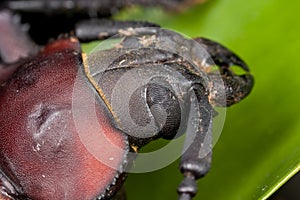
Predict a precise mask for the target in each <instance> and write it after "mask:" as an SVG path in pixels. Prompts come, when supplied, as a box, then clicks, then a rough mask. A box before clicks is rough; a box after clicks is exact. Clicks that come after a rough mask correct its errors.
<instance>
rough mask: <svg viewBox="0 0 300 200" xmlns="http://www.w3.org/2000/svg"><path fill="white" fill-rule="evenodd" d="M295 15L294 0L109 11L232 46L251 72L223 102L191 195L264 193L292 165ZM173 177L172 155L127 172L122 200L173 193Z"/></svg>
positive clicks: (176, 178) (299, 133)
mask: <svg viewBox="0 0 300 200" xmlns="http://www.w3.org/2000/svg"><path fill="white" fill-rule="evenodd" d="M299 17H300V1H298V0H290V1H281V0H252V1H240V0H208V1H207V2H206V3H204V4H201V5H197V6H193V7H192V8H189V9H188V10H185V11H183V12H181V13H174V12H173V13H172V12H170V13H169V12H166V11H163V10H161V9H149V8H148V9H139V8H134V9H129V10H126V11H124V12H122V13H120V14H119V15H118V16H117V17H116V18H117V19H135V20H140V19H143V20H148V21H151V22H156V23H158V24H160V25H161V26H162V27H164V28H169V29H171V30H175V31H179V32H181V33H184V34H186V35H188V36H191V37H195V36H204V37H207V38H211V39H213V40H215V41H218V42H220V43H221V44H224V45H225V46H227V47H229V48H230V49H232V50H233V51H235V52H236V53H238V54H239V55H240V56H241V57H242V58H243V59H244V60H245V61H246V62H247V63H248V65H249V66H250V68H251V72H252V74H253V75H254V77H255V87H254V89H253V91H252V93H251V95H250V96H249V97H248V98H246V99H245V100H244V101H242V102H241V103H239V104H237V105H234V106H233V107H230V108H228V109H227V116H226V121H225V125H224V129H223V132H222V135H221V137H220V139H219V141H218V143H217V144H216V146H215V147H214V149H213V162H212V169H211V171H210V172H209V174H208V175H207V176H206V177H205V178H203V179H201V180H200V181H199V191H198V195H197V196H196V198H195V199H199V200H201V199H206V200H209V199H213V200H216V199H217V200H218V199H222V200H226V199H228V200H238V199H241V200H247V199H266V198H267V197H269V196H270V195H271V194H272V193H273V192H274V191H275V190H276V189H278V188H279V187H280V186H281V185H282V184H284V183H285V182H286V181H287V180H288V179H289V178H290V177H291V176H293V175H294V174H295V173H296V172H297V171H298V170H299V167H300V113H299V111H300V105H299V103H300V101H299V100H300V93H299V90H300V89H299V87H300V78H299V77H300V76H299V73H300V67H299V60H298V59H299V58H300V56H299V54H300V40H299V36H300V20H299ZM181 179H182V175H181V174H180V173H179V171H178V161H177V162H175V163H173V164H172V165H170V166H168V167H166V168H164V169H161V170H159V171H155V172H151V173H144V174H130V175H129V177H128V180H127V181H126V184H125V186H126V190H127V196H128V199H129V200H139V199H143V200H153V199H156V200H163V199H177V194H176V188H177V186H178V184H179V183H180V181H181ZM299 185H300V183H299ZM295 199H300V197H295Z"/></svg>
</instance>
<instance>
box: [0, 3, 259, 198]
mask: <svg viewBox="0 0 300 200" xmlns="http://www.w3.org/2000/svg"><path fill="white" fill-rule="evenodd" d="M22 2H23V3H24V1H5V4H3V7H5V8H9V9H10V11H9V10H2V11H1V13H0V25H1V27H5V29H3V28H2V29H1V31H0V36H1V37H0V52H1V61H2V63H1V66H0V67H1V68H0V69H1V71H0V72H1V74H0V75H1V76H0V81H1V88H0V116H1V117H0V126H1V130H0V137H1V141H0V155H1V157H0V185H1V188H0V199H111V198H114V197H115V196H116V195H117V192H118V191H119V190H120V189H121V187H122V183H123V182H124V181H125V178H126V169H127V168H130V166H131V164H132V162H133V159H134V156H130V155H134V154H135V153H137V152H138V150H139V149H140V148H142V147H143V146H144V145H146V144H148V143H149V142H151V141H153V140H156V139H158V138H164V139H167V140H173V139H174V138H177V137H179V136H180V135H182V134H184V133H185V134H186V135H187V136H186V142H185V144H184V147H183V149H184V151H183V154H182V156H181V161H180V166H179V168H180V171H181V173H182V174H183V175H184V179H183V181H182V182H181V184H180V185H179V187H178V189H177V192H178V194H179V199H182V200H183V199H191V198H192V197H193V196H195V195H196V192H197V184H196V180H197V179H199V178H201V177H202V176H204V175H205V174H206V173H207V172H208V170H209V168H210V162H211V129H212V118H213V116H214V115H215V114H216V112H215V111H214V108H213V106H231V105H233V104H235V103H237V102H239V101H240V100H242V99H243V98H245V97H246V96H247V95H248V94H249V93H250V91H251V89H252V87H253V77H252V75H251V74H250V73H249V69H248V67H247V65H246V64H245V62H244V61H242V60H241V59H240V58H239V57H238V56H237V55H236V54H234V53H233V52H231V51H230V50H229V49H227V48H226V47H224V46H222V45H220V44H218V43H216V42H214V41H211V40H209V39H205V38H194V39H186V38H183V37H180V36H178V34H175V33H173V32H170V31H165V30H163V29H160V28H159V26H158V25H156V24H153V23H148V22H136V21H125V22H121V21H119V22H118V21H110V20H102V19H95V18H94V19H89V20H83V21H80V22H79V19H80V20H82V19H85V18H84V17H83V18H81V16H80V17H78V18H79V19H78V18H76V17H75V18H76V19H75V21H74V24H72V23H71V24H72V25H74V27H72V28H71V29H72V30H74V31H73V35H71V36H62V37H60V38H58V39H57V40H54V41H52V42H50V43H48V44H46V45H45V46H44V47H43V48H41V49H40V48H39V46H38V45H36V42H37V43H39V42H40V45H41V44H42V43H43V41H42V40H39V38H36V36H34V35H31V34H28V29H26V27H25V28H24V26H22V25H21V23H20V20H18V19H16V17H14V14H12V11H14V12H20V13H21V14H20V16H21V17H23V16H24V18H26V15H29V16H30V15H31V13H32V9H33V8H35V7H34V6H33V7H31V8H30V9H29V11H30V12H29V13H28V12H27V11H26V10H25V8H28V7H30V5H35V4H29V6H28V7H25V8H24V9H23V10H22V9H21V10H20V8H18V7H13V6H12V5H18V4H17V3H20V5H24V4H22ZM44 2H47V1H44ZM68 2H69V1H68ZM79 2H80V1H74V2H73V4H72V5H80V4H79ZM95 2H96V1H95ZM174 2H176V1H174ZM14 3H15V4H14ZM65 3H67V1H65ZM98 3H99V2H98ZM45 5H46V4H43V5H40V6H37V9H39V10H42V9H43V8H45V7H43V6H45ZM47 5H48V4H47ZM62 5H67V4H62ZM62 5H60V7H58V8H60V9H61V10H64V9H66V8H65V7H63V6H62ZM84 5H92V4H84ZM97 5H102V6H103V5H105V4H101V3H99V4H97ZM109 5H111V4H109ZM112 5H113V7H115V8H120V7H123V6H125V5H122V4H121V5H119V4H117V3H115V2H114V3H113V4H112ZM48 6H50V7H49V12H52V8H53V10H54V11H55V12H56V11H57V10H55V9H56V8H57V7H55V6H54V4H53V5H52V4H50V3H49V5H48ZM91 7H92V6H90V7H88V8H90V9H91ZM103 7H104V8H107V7H105V6H103ZM54 8H55V9H54ZM97 9H99V8H98V7H97ZM72 10H76V9H75V7H72ZM100 10H101V9H100ZM104 10H105V9H104ZM54 11H53V12H54ZM22 12H24V13H25V14H24V13H22ZM39 14H40V13H39ZM107 14H111V11H107V13H105V12H104V13H103V15H107ZM75 16H77V14H76V15H75ZM51 18H52V16H51V15H50V19H51ZM56 22H57V21H56ZM75 22H76V23H75ZM29 23H30V21H29ZM58 23H59V22H58ZM30 25H32V26H34V21H32V24H31V23H30ZM51 28H54V27H52V26H51ZM5 31H6V32H5ZM58 31H61V30H60V29H59V30H58ZM39 33H40V31H39ZM116 34H118V35H117V38H121V41H120V42H119V43H118V44H117V45H114V46H113V47H112V48H110V49H106V50H103V51H99V52H95V53H94V54H92V55H88V56H87V55H86V54H85V53H83V52H82V51H81V48H80V41H91V40H98V39H104V38H108V37H110V36H113V35H116ZM30 37H32V38H34V41H35V42H33V41H32V40H31V38H30ZM46 37H53V36H46ZM174 41H175V43H174ZM176 41H177V43H176ZM178 41H180V42H179V43H178ZM12 44H13V45H12ZM168 45H170V46H169V47H168V48H165V47H166V46H168ZM198 45H200V49H202V50H205V52H207V53H208V54H205V53H203V51H200V54H199V53H198V50H199V49H198ZM177 49H179V50H178V51H177ZM173 50H174V51H173ZM181 52H183V53H181ZM214 65H216V66H218V70H217V72H219V73H220V75H219V76H218V73H216V72H215V71H213V70H211V69H212V66H214ZM233 65H236V66H239V67H241V68H242V69H243V70H244V71H245V74H243V75H236V74H235V73H234V72H233V71H232V69H231V66H233ZM133 77H134V78H133ZM219 80H221V81H222V83H220V82H219ZM133 86H134V87H133ZM74 93H75V94H76V95H75V97H76V98H74ZM126 94H128V95H126ZM90 107H92V109H93V110H89V108H90ZM91 119H93V120H91ZM98 142H100V143H98ZM91 152H96V154H97V153H98V154H99V155H98V154H97V155H94V154H92V153H91ZM98 156H99V157H98ZM118 198H123V197H122V196H121V197H118Z"/></svg>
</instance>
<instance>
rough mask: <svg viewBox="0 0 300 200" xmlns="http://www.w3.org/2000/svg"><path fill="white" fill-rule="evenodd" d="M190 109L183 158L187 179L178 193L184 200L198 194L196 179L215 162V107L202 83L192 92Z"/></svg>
mask: <svg viewBox="0 0 300 200" xmlns="http://www.w3.org/2000/svg"><path fill="white" fill-rule="evenodd" d="M189 99H190V105H189V106H190V108H189V109H188V110H189V114H188V122H187V128H186V140H185V146H184V149H185V152H184V153H183V155H182V157H181V161H180V165H179V167H180V171H181V173H182V174H183V175H184V179H183V181H182V182H181V184H180V185H179V187H178V189H177V192H178V194H179V199H180V200H189V199H191V198H192V197H193V196H195V194H196V193H197V183H196V180H197V179H199V178H201V177H202V176H204V175H205V174H206V173H207V172H208V170H209V168H210V163H211V148H212V145H211V137H212V132H211V124H212V117H213V108H212V107H211V105H210V103H209V101H208V94H207V92H206V91H205V89H204V87H203V86H202V85H199V84H196V85H194V86H193V87H192V89H191V90H190V93H189Z"/></svg>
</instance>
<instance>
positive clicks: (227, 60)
mask: <svg viewBox="0 0 300 200" xmlns="http://www.w3.org/2000/svg"><path fill="white" fill-rule="evenodd" d="M195 40H196V41H197V42H199V43H200V44H201V45H202V47H203V48H204V49H205V50H206V51H207V52H208V53H209V55H210V57H211V58H212V60H213V62H214V63H210V62H211V60H207V62H208V63H207V64H209V65H214V64H216V65H217V66H219V67H220V72H221V78H222V80H223V83H222V85H220V84H216V83H218V81H217V79H218V78H219V77H220V76H219V75H218V74H216V73H208V74H209V76H210V78H211V80H212V83H215V84H213V85H212V87H213V88H212V90H214V91H222V89H220V87H223V88H224V90H225V95H226V101H224V99H223V98H222V97H221V96H219V97H218V96H214V97H210V101H211V103H212V104H214V105H218V106H230V105H232V104H235V103H237V102H239V101H241V100H242V99H243V98H245V97H246V96H247V95H248V94H249V93H250V92H251V89H252V87H253V84H254V80H253V76H252V75H251V74H250V73H249V68H248V66H247V65H246V63H245V62H244V61H243V60H242V59H241V58H239V57H238V56H237V55H236V54H235V53H233V52H232V51H230V50H229V49H227V48H226V47H224V46H222V45H221V44H219V43H216V42H214V41H211V40H209V39H205V38H196V39H195ZM231 66H238V67H240V68H242V69H243V70H244V71H245V74H243V75H237V74H235V73H234V71H232V69H231V68H230V67H231Z"/></svg>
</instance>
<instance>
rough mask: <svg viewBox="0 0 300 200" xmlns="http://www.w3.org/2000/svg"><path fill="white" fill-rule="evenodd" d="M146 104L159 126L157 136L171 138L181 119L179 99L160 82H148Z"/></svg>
mask: <svg viewBox="0 0 300 200" xmlns="http://www.w3.org/2000/svg"><path fill="white" fill-rule="evenodd" d="M146 95H147V97H146V98H147V104H148V106H149V108H150V112H151V113H152V115H153V116H154V119H155V122H156V124H157V126H158V127H159V136H160V137H162V138H164V139H173V138H174V137H175V136H176V135H177V131H178V129H179V126H180V121H181V109H180V104H179V101H178V99H177V97H176V95H175V94H174V92H172V91H171V90H170V89H169V88H167V87H164V86H163V85H162V84H156V83H152V84H148V86H147V91H146Z"/></svg>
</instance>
